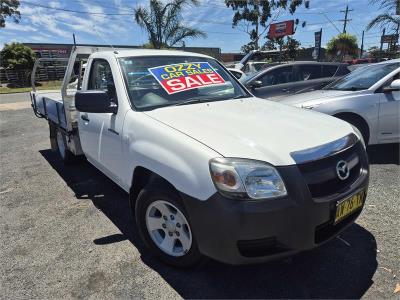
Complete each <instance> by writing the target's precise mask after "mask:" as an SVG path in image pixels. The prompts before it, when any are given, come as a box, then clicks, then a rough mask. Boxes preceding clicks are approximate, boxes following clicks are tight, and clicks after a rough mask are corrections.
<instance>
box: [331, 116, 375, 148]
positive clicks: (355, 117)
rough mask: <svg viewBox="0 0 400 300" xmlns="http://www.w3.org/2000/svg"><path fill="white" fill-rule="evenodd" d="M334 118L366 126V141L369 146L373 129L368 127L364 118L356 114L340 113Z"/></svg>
mask: <svg viewBox="0 0 400 300" xmlns="http://www.w3.org/2000/svg"><path fill="white" fill-rule="evenodd" d="M333 116H334V117H336V118H338V119H341V120H344V121H347V120H349V121H350V120H357V121H358V122H360V123H361V124H362V126H364V128H365V129H366V135H367V139H366V141H365V143H366V144H368V142H369V139H370V136H371V129H370V127H369V125H368V122H367V121H366V120H365V118H364V117H362V116H361V115H359V114H357V113H354V112H338V113H336V114H334V115H333ZM349 123H350V122H349Z"/></svg>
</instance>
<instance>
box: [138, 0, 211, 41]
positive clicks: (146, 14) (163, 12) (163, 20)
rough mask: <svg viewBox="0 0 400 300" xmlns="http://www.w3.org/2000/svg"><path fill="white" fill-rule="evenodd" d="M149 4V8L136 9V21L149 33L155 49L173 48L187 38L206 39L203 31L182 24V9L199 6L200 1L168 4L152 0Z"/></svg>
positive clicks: (178, 1)
mask: <svg viewBox="0 0 400 300" xmlns="http://www.w3.org/2000/svg"><path fill="white" fill-rule="evenodd" d="M149 4H150V7H149V8H145V7H143V6H139V7H137V8H135V21H136V23H138V24H139V26H140V27H142V28H143V29H145V30H146V31H147V33H148V35H149V43H150V44H151V46H152V47H153V48H156V49H160V48H162V47H173V46H174V45H176V44H177V43H178V42H183V40H184V39H185V38H198V37H206V34H205V33H204V32H203V31H201V30H198V29H194V28H190V27H187V26H184V25H183V24H182V22H181V21H182V17H181V12H182V9H183V8H184V7H185V6H188V5H192V4H193V5H198V0H172V1H170V2H168V3H167V4H164V3H163V1H162V0H150V3H149Z"/></svg>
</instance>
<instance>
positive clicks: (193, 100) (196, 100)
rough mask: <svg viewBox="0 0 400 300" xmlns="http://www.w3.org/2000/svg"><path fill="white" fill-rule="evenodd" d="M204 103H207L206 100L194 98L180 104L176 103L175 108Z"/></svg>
mask: <svg viewBox="0 0 400 300" xmlns="http://www.w3.org/2000/svg"><path fill="white" fill-rule="evenodd" d="M209 100H210V99H208V101H209ZM205 101H207V99H200V98H195V99H189V100H186V101H182V102H179V103H176V104H175V106H180V105H187V104H194V103H201V102H205Z"/></svg>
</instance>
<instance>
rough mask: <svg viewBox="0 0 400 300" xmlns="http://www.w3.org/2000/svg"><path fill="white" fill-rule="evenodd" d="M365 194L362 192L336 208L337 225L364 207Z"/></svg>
mask: <svg viewBox="0 0 400 300" xmlns="http://www.w3.org/2000/svg"><path fill="white" fill-rule="evenodd" d="M364 198H365V192H364V191H361V192H359V193H357V194H355V195H353V196H351V197H350V198H348V199H346V200H344V201H342V202H340V203H339V204H338V205H337V207H336V215H335V224H336V223H337V222H339V221H341V220H343V219H344V218H346V217H347V216H348V215H351V214H352V213H353V212H355V211H356V210H358V209H359V208H360V207H362V206H363V203H364Z"/></svg>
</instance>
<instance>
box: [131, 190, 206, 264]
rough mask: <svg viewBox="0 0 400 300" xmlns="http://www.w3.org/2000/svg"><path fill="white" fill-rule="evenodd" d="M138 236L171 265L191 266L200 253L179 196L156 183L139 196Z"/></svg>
mask: <svg viewBox="0 0 400 300" xmlns="http://www.w3.org/2000/svg"><path fill="white" fill-rule="evenodd" d="M135 217H136V223H137V226H138V229H139V233H140V235H141V237H142V239H143V241H144V242H145V244H146V245H147V247H148V248H149V249H150V250H151V251H152V253H153V254H154V255H156V256H157V257H158V258H160V259H161V260H162V261H163V262H165V263H166V264H168V265H172V266H175V267H191V266H194V265H195V264H197V263H198V262H199V261H200V260H201V258H202V255H201V254H200V252H199V250H198V247H197V243H196V240H195V237H194V236H193V231H192V229H191V226H190V223H189V221H188V218H187V214H186V212H185V209H184V207H183V205H182V204H181V203H180V199H179V195H178V194H177V193H176V192H174V191H172V190H170V189H168V188H165V189H159V188H158V187H156V186H155V185H154V184H153V185H149V186H146V187H145V188H144V189H143V190H142V191H141V192H140V193H139V196H138V198H137V202H136V209H135Z"/></svg>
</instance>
